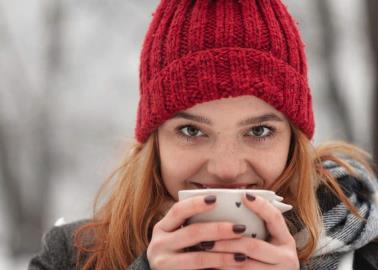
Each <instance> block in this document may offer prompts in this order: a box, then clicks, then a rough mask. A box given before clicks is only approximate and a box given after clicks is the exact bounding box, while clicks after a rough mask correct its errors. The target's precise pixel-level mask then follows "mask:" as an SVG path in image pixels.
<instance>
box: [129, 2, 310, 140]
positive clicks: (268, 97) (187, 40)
mask: <svg viewBox="0 0 378 270" xmlns="http://www.w3.org/2000/svg"><path fill="white" fill-rule="evenodd" d="M241 95H253V96H256V97H258V98H260V99H262V100H264V101H265V102H267V103H269V104H270V105H272V106H273V107H275V108H276V109H277V110H278V111H280V112H282V113H283V114H285V115H286V117H288V119H289V120H291V122H292V123H293V124H295V125H296V126H297V127H298V128H300V129H301V130H302V131H303V132H304V133H305V134H306V135H307V136H308V138H309V139H311V138H312V136H313V133H314V117H313V111H312V101H311V94H310V90H309V86H308V78H307V63H306V56H305V52H304V44H303V42H302V40H301V38H300V35H299V31H298V29H297V26H296V22H295V21H294V19H293V18H292V17H291V15H290V14H289V12H288V10H287V8H286V7H285V5H284V4H283V3H282V2H281V1H280V0H161V2H160V5H159V6H158V8H157V10H156V12H155V13H154V16H153V20H152V22H151V24H150V26H149V30H148V32H147V35H146V37H145V40H144V45H143V49H142V53H141V64H140V100H139V107H138V113H137V123H136V128H135V136H136V139H137V140H138V141H139V142H145V141H146V140H147V138H148V136H149V135H150V134H151V133H152V132H153V131H154V130H155V129H156V128H158V127H159V126H160V125H161V124H162V123H163V122H164V121H166V120H167V119H169V118H171V117H172V116H174V115H175V114H176V113H177V112H179V111H182V110H186V109H188V108H190V107H192V106H194V105H196V104H198V103H202V102H206V101H211V100H215V99H220V98H226V97H236V96H241Z"/></svg>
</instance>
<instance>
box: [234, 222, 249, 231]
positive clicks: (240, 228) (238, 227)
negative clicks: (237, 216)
mask: <svg viewBox="0 0 378 270" xmlns="http://www.w3.org/2000/svg"><path fill="white" fill-rule="evenodd" d="M246 229H247V227H246V226H245V225H242V224H235V225H234V226H232V230H233V231H234V233H243V232H245V230H246Z"/></svg>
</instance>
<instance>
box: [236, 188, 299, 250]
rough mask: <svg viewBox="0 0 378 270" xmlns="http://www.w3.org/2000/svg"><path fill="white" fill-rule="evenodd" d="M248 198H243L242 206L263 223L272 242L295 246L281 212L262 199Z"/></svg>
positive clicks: (256, 197)
mask: <svg viewBox="0 0 378 270" xmlns="http://www.w3.org/2000/svg"><path fill="white" fill-rule="evenodd" d="M249 198H250V199H247V196H246V195H245V196H243V203H244V205H245V206H247V207H248V208H249V209H251V210H252V211H253V212H254V213H256V214H257V215H258V216H259V217H261V218H262V219H263V220H264V221H265V223H266V226H267V229H268V231H269V233H270V235H271V236H272V240H273V241H274V240H276V241H277V242H278V243H279V244H287V243H290V244H294V245H295V242H294V239H293V237H292V236H291V234H290V232H289V229H288V227H287V225H286V223H285V219H284V217H283V216H282V213H281V211H280V210H278V209H277V208H276V207H274V206H273V205H272V204H271V203H269V202H268V201H267V200H265V199H264V198H262V197H259V196H253V195H252V196H251V197H249ZM253 198H254V199H253Z"/></svg>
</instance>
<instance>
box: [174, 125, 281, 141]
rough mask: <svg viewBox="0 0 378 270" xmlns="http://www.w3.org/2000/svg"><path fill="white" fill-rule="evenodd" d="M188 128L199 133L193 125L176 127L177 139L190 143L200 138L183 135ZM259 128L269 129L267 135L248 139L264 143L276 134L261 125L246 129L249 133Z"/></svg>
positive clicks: (271, 128)
mask: <svg viewBox="0 0 378 270" xmlns="http://www.w3.org/2000/svg"><path fill="white" fill-rule="evenodd" d="M188 127H189V128H194V129H196V130H198V131H201V129H200V128H197V127H196V126H195V125H193V124H187V125H181V126H178V127H177V128H176V129H175V132H176V134H177V135H178V136H179V137H181V138H184V139H186V140H187V141H188V142H192V141H194V140H196V139H197V138H198V137H201V136H188V135H185V134H183V132H182V129H183V128H188ZM261 127H263V128H267V129H269V133H268V135H265V136H264V137H257V136H250V137H253V139H252V140H255V141H257V142H263V141H265V140H267V139H270V138H272V137H273V136H274V135H275V133H276V128H274V127H272V126H269V125H263V124H258V125H256V126H254V127H251V128H250V129H248V132H249V131H251V130H252V129H254V128H261ZM201 132H202V131H201ZM202 133H203V132H202Z"/></svg>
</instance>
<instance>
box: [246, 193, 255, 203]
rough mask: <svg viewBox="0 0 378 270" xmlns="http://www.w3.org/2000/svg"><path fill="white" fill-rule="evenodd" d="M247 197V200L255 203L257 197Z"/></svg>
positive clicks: (250, 195) (248, 195)
mask: <svg viewBox="0 0 378 270" xmlns="http://www.w3.org/2000/svg"><path fill="white" fill-rule="evenodd" d="M246 197H247V199H248V200H249V201H251V202H253V201H254V200H256V197H255V196H253V195H252V194H250V193H247V194H246Z"/></svg>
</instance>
